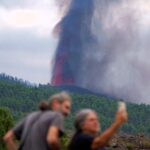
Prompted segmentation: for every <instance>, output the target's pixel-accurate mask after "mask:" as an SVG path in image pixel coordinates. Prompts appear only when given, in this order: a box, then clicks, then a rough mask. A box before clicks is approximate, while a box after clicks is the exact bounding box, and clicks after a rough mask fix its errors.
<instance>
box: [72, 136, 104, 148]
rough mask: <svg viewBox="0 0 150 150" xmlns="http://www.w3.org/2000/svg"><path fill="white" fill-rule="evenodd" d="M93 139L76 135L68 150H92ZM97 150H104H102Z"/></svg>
mask: <svg viewBox="0 0 150 150" xmlns="http://www.w3.org/2000/svg"><path fill="white" fill-rule="evenodd" d="M94 139H95V137H93V136H90V135H86V134H78V135H76V136H75V137H74V138H73V140H72V142H71V145H70V146H69V150H92V143H93V141H94ZM97 150H104V148H101V149H97Z"/></svg>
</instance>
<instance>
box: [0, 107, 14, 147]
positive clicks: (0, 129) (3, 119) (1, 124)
mask: <svg viewBox="0 0 150 150" xmlns="http://www.w3.org/2000/svg"><path fill="white" fill-rule="evenodd" d="M12 126H13V117H12V115H11V113H10V111H9V110H8V109H7V108H0V150H4V149H5V146H4V143H3V136H4V135H5V133H6V132H7V131H8V130H9V129H10V128H12Z"/></svg>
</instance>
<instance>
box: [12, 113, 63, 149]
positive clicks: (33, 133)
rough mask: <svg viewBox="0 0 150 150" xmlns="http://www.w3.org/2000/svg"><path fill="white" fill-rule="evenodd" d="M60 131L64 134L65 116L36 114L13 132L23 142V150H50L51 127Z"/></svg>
mask: <svg viewBox="0 0 150 150" xmlns="http://www.w3.org/2000/svg"><path fill="white" fill-rule="evenodd" d="M52 126H55V127H57V128H58V129H59V131H60V135H61V134H62V133H63V131H64V130H63V116H62V115H61V114H60V113H58V112H52V111H45V112H34V113H32V114H30V115H29V116H27V117H26V118H25V119H24V120H22V121H21V122H20V123H19V124H18V125H17V126H16V127H15V128H14V129H13V132H14V134H15V136H16V138H17V139H18V140H21V145H22V146H21V147H22V148H21V149H22V150H50V145H49V144H48V143H47V141H46V138H47V133H48V130H49V128H50V127H52Z"/></svg>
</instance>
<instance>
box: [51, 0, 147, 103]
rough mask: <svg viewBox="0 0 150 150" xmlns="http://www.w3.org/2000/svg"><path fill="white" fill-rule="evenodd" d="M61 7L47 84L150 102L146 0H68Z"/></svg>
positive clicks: (134, 100)
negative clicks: (81, 88)
mask: <svg viewBox="0 0 150 150" xmlns="http://www.w3.org/2000/svg"><path fill="white" fill-rule="evenodd" d="M59 2H61V3H62V1H58V3H59ZM63 4H64V5H65V4H66V1H64V3H63ZM67 4H68V3H67ZM66 9H67V11H66V12H65V15H64V17H63V18H62V20H61V21H60V22H59V23H58V24H57V26H56V29H57V30H58V31H59V43H58V46H57V49H56V54H55V63H54V66H53V72H52V80H51V81H52V84H53V85H76V86H80V87H84V88H88V89H90V90H92V91H96V92H99V93H103V94H106V95H109V96H113V97H116V98H123V99H125V100H127V101H131V102H136V103H150V92H149V91H150V67H149V66H150V60H149V56H150V51H149V47H150V29H149V26H150V2H149V1H147V0H132V1H131V0H70V1H69V5H67V7H66ZM57 30H56V31H57Z"/></svg>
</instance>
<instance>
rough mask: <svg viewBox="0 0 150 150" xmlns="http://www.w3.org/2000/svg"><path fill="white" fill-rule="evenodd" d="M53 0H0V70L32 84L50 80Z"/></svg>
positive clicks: (54, 16)
mask: <svg viewBox="0 0 150 150" xmlns="http://www.w3.org/2000/svg"><path fill="white" fill-rule="evenodd" d="M59 16H60V15H59V13H58V8H57V6H56V4H55V0H1V1H0V72H4V73H7V74H9V75H13V76H17V77H19V78H23V79H25V80H28V81H30V82H33V83H48V82H50V76H51V75H50V69H51V59H52V57H53V54H54V50H55V46H56V43H57V41H56V40H57V39H56V38H53V35H52V34H51V32H52V30H53V27H54V26H55V24H56V23H57V21H58V20H59Z"/></svg>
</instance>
